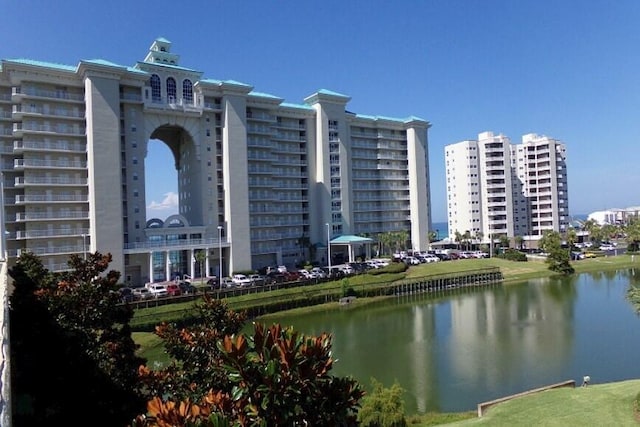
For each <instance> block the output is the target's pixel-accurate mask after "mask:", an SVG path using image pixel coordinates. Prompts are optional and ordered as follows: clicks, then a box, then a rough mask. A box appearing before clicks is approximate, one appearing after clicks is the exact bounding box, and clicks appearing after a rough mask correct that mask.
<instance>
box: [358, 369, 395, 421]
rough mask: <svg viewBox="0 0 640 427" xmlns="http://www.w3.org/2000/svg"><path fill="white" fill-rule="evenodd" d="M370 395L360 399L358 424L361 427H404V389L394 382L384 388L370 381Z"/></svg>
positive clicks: (373, 380) (376, 382)
mask: <svg viewBox="0 0 640 427" xmlns="http://www.w3.org/2000/svg"><path fill="white" fill-rule="evenodd" d="M371 388H372V390H371V393H368V394H367V395H365V397H364V398H363V399H362V407H361V408H360V410H359V411H358V423H359V425H360V426H362V427H405V426H406V425H407V420H406V418H405V416H404V401H403V400H402V394H403V393H404V389H403V388H402V387H400V384H398V383H397V382H395V383H394V384H393V385H392V386H391V387H389V388H384V387H383V386H382V383H380V382H378V381H376V380H375V379H374V378H372V379H371Z"/></svg>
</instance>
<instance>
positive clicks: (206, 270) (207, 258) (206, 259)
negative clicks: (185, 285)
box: [204, 248, 210, 277]
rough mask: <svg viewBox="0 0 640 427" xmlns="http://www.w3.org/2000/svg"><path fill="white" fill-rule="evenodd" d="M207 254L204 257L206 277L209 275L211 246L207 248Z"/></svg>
mask: <svg viewBox="0 0 640 427" xmlns="http://www.w3.org/2000/svg"><path fill="white" fill-rule="evenodd" d="M205 250H206V251H207V252H206V254H207V256H206V257H205V259H204V277H208V276H209V271H210V270H209V248H207V249H205Z"/></svg>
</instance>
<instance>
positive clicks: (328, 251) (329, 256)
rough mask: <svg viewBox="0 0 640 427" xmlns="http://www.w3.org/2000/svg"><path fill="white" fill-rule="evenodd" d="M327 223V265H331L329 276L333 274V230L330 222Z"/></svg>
mask: <svg viewBox="0 0 640 427" xmlns="http://www.w3.org/2000/svg"><path fill="white" fill-rule="evenodd" d="M325 225H326V226H327V262H328V264H327V265H328V266H329V276H331V230H330V229H329V223H328V222H327V223H326V224H325Z"/></svg>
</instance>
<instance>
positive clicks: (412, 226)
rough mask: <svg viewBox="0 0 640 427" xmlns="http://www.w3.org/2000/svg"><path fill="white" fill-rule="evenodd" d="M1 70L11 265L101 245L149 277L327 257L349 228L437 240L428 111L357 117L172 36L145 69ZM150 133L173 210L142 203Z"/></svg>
mask: <svg viewBox="0 0 640 427" xmlns="http://www.w3.org/2000/svg"><path fill="white" fill-rule="evenodd" d="M1 67H2V68H1V69H0V149H1V153H0V155H1V165H2V182H3V184H4V196H5V197H4V202H5V212H6V217H5V221H6V229H7V249H8V254H9V260H10V262H12V260H15V258H16V257H17V256H19V255H20V254H21V253H23V252H25V251H30V252H33V253H35V254H37V255H39V256H40V257H41V258H42V259H43V262H44V265H45V267H48V268H49V269H51V270H53V271H59V270H64V269H66V268H67V264H66V261H67V259H68V257H69V255H70V254H73V253H76V254H83V253H87V252H89V251H100V252H102V253H111V254H112V255H113V264H112V266H111V267H112V268H114V269H117V270H119V271H121V272H123V276H124V277H123V279H124V280H131V281H132V282H134V283H136V282H137V283H142V282H144V281H153V280H164V279H166V278H171V277H173V276H174V275H175V274H180V273H183V274H191V275H195V276H204V275H212V274H215V275H218V274H220V272H219V271H218V270H219V269H220V267H219V266H221V267H222V270H223V271H222V274H224V275H228V274H230V273H231V272H233V271H240V270H248V269H257V268H260V267H263V266H266V265H276V264H285V265H292V264H293V263H294V262H296V261H302V260H304V259H310V257H314V256H315V259H317V260H318V261H320V260H321V259H323V258H324V257H323V256H322V254H324V253H326V252H323V249H322V248H325V249H324V250H325V251H326V247H327V246H326V245H327V239H328V238H329V237H330V238H332V239H333V238H335V237H337V236H344V235H360V236H369V237H373V238H375V237H376V236H377V235H378V234H380V233H384V232H388V231H402V230H404V231H407V232H408V236H409V240H410V244H411V245H412V247H414V248H420V249H426V247H427V245H428V240H427V239H428V232H429V226H430V222H431V215H430V194H429V170H428V146H427V131H428V128H429V126H430V125H429V123H428V122H427V121H425V120H422V119H419V118H415V117H409V118H407V119H394V118H387V117H381V116H365V115H359V114H354V113H351V112H349V111H347V110H346V105H347V103H348V102H349V100H350V98H349V97H348V96H345V95H341V94H338V93H334V92H331V91H328V90H319V91H317V92H316V93H314V94H312V95H311V96H309V97H307V98H306V99H305V100H304V103H302V104H291V103H288V102H284V100H283V99H282V98H279V97H277V96H273V95H269V94H265V93H260V92H256V91H254V90H253V87H251V86H249V85H247V84H244V83H239V82H236V81H231V80H225V81H220V80H212V79H207V78H204V77H203V73H202V72H200V71H196V70H195V69H190V68H185V67H183V66H181V65H179V56H178V55H177V54H174V53H172V52H171V43H170V42H169V41H167V40H165V39H162V38H159V39H157V40H155V41H154V42H153V44H152V45H151V48H150V50H149V52H148V53H147V55H146V57H145V59H144V60H143V61H139V62H137V63H136V64H135V65H133V66H132V67H129V66H122V65H117V64H114V63H111V62H108V61H104V60H91V61H80V62H79V64H78V65H77V66H66V65H59V64H52V63H44V62H39V61H32V60H22V59H20V60H10V59H6V60H3V61H2V63H1ZM150 140H160V141H162V142H163V143H164V144H166V145H167V146H168V148H169V149H170V151H171V153H172V160H173V163H174V164H175V168H176V172H177V188H178V193H179V210H178V213H177V214H176V215H172V216H170V217H169V218H147V217H146V213H145V212H146V209H145V208H146V199H145V169H147V170H148V168H152V167H154V165H151V164H148V163H145V157H146V154H147V145H148V143H149V141H150ZM152 185H153V184H152ZM335 252H336V253H337V252H340V248H339V247H337V248H336V251H335ZM200 254H204V255H206V256H205V257H203V261H202V262H196V259H200ZM349 255H351V253H349ZM201 265H202V267H201Z"/></svg>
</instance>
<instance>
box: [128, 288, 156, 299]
mask: <svg viewBox="0 0 640 427" xmlns="http://www.w3.org/2000/svg"><path fill="white" fill-rule="evenodd" d="M131 293H132V294H133V297H134V298H135V299H136V300H138V301H140V300H146V299H150V298H153V294H152V293H151V292H150V291H149V289H147V288H142V287H140V288H133V289H132V290H131Z"/></svg>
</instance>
